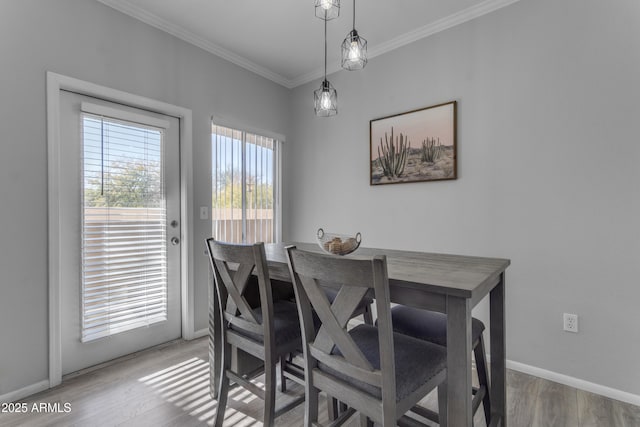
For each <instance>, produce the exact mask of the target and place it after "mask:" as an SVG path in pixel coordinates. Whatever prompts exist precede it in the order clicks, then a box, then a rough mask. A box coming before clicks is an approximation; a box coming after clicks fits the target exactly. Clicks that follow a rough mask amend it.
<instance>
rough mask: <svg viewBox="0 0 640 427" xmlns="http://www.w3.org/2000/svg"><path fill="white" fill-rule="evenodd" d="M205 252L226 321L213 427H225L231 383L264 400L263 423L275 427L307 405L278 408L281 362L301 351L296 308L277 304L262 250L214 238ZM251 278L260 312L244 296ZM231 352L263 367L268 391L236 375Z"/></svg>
mask: <svg viewBox="0 0 640 427" xmlns="http://www.w3.org/2000/svg"><path fill="white" fill-rule="evenodd" d="M207 249H208V252H209V259H210V261H211V267H212V269H213V272H214V278H215V279H214V282H215V287H216V292H217V293H218V301H219V303H220V304H219V309H220V318H221V319H222V322H221V323H222V325H221V335H222V363H221V372H220V382H219V384H218V408H217V412H216V418H215V423H214V425H215V426H217V427H219V426H222V423H223V421H224V413H225V410H226V405H227V398H228V393H229V387H230V384H229V383H230V381H234V382H235V383H237V384H238V385H241V386H243V387H244V388H245V389H247V390H248V391H250V392H251V393H253V394H255V395H256V396H258V397H260V398H261V399H263V400H264V412H263V422H264V425H265V426H272V425H274V419H275V418H276V417H277V416H279V415H281V414H282V413H284V412H286V411H288V410H289V409H292V408H293V407H294V406H296V405H298V404H299V403H301V402H302V400H303V399H304V397H303V396H301V397H300V398H298V399H296V400H294V401H292V402H291V403H290V404H287V405H285V406H284V407H282V408H280V409H277V410H276V408H275V403H276V402H275V392H276V366H277V364H278V362H279V361H282V363H283V364H285V363H286V362H285V361H284V358H285V355H287V354H289V353H291V352H293V351H295V350H296V349H298V348H300V347H301V345H302V341H301V334H300V322H299V320H298V313H297V309H296V305H295V303H293V302H291V301H285V300H280V301H275V302H274V301H273V295H272V289H271V284H270V280H269V270H268V267H267V262H266V255H265V250H264V244H262V243H256V244H254V245H236V244H228V243H221V242H217V241H215V240H214V239H212V238H210V239H207ZM232 266H233V267H232ZM252 273H255V275H256V276H257V278H258V289H259V294H260V306H259V307H257V308H252V307H251V305H250V304H249V303H248V302H247V299H246V297H245V295H244V293H245V291H246V290H247V287H248V286H247V285H248V284H249V282H250V280H249V279H250V277H251V276H252ZM232 346H233V347H236V348H238V349H241V350H243V351H246V352H247V353H249V354H251V355H253V356H255V357H257V358H259V359H262V360H263V361H264V374H265V380H264V383H265V387H264V389H261V388H260V387H258V386H257V385H255V384H254V383H252V382H251V379H252V378H251V377H248V378H247V377H246V376H245V375H241V374H240V373H237V372H234V371H233V370H232V368H231V356H230V354H231V347H232ZM283 369H285V370H286V367H283Z"/></svg>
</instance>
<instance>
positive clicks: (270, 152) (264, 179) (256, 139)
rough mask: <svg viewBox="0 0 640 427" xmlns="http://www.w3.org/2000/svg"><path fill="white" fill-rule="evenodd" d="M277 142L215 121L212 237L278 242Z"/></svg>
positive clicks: (228, 239) (236, 240)
mask: <svg viewBox="0 0 640 427" xmlns="http://www.w3.org/2000/svg"><path fill="white" fill-rule="evenodd" d="M276 148H277V141H276V140H275V139H273V138H268V137H265V136H261V135H256V134H254V133H250V132H243V131H240V130H235V129H230V128H227V127H223V126H217V125H215V124H213V127H212V150H211V152H212V165H213V173H212V178H213V185H212V187H213V191H212V192H213V208H212V215H211V217H212V221H213V235H214V237H215V238H216V239H217V240H221V241H225V242H230V243H255V242H265V243H271V242H274V241H275V188H276V185H275V182H276V166H275V165H276V163H275V162H276Z"/></svg>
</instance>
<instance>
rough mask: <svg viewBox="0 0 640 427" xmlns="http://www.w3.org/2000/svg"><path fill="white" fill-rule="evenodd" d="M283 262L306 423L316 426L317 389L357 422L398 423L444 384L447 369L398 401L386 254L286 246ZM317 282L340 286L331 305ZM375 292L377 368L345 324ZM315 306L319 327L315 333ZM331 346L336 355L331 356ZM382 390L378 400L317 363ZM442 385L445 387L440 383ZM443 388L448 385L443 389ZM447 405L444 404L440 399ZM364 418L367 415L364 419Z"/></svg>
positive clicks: (338, 423) (338, 421) (341, 419)
mask: <svg viewBox="0 0 640 427" xmlns="http://www.w3.org/2000/svg"><path fill="white" fill-rule="evenodd" d="M287 262H288V265H289V270H290V273H291V278H292V280H293V283H294V291H295V295H296V301H297V304H298V311H299V315H300V319H301V329H302V341H303V353H304V363H305V366H304V370H305V394H306V403H305V421H304V425H305V426H315V425H318V393H319V392H320V391H324V392H326V393H327V395H329V396H333V397H335V398H337V399H338V400H340V401H341V402H344V403H345V404H346V405H348V406H349V407H350V408H351V409H352V410H356V411H359V412H360V413H361V420H363V421H366V423H367V424H368V423H370V421H368V420H367V418H368V419H369V420H373V421H375V422H379V423H381V424H382V425H384V426H392V425H396V423H397V422H398V420H400V419H402V418H405V421H406V422H409V420H407V419H406V417H404V414H405V413H406V412H407V411H408V410H410V409H411V408H412V407H413V406H414V405H415V404H416V403H417V402H418V401H419V400H421V399H422V398H423V397H424V396H426V394H427V393H429V392H430V391H431V390H433V389H434V388H436V387H437V386H438V385H440V384H442V385H443V386H444V380H445V378H446V370H443V371H441V372H440V373H438V374H437V375H435V376H434V377H433V378H432V379H431V380H430V381H428V382H427V383H426V384H424V385H423V386H422V387H420V388H419V389H418V390H415V391H413V392H412V393H411V394H410V395H409V396H407V397H406V398H404V399H402V400H399V401H398V400H397V399H396V376H395V360H394V340H393V331H392V327H391V312H390V296H389V279H388V274H387V263H386V257H384V256H383V257H380V256H376V257H374V258H367V259H356V258H343V257H339V256H331V255H326V254H321V253H315V252H307V251H302V250H299V249H296V248H295V246H290V247H287ZM318 281H326V282H331V283H338V284H341V285H342V287H341V289H340V291H339V292H338V295H337V296H336V298H335V300H334V301H333V304H330V303H329V301H328V300H327V297H326V295H325V293H324V292H322V290H321V289H320V287H319V284H318ZM371 292H373V297H374V298H375V304H376V308H377V313H378V339H379V349H378V351H379V352H380V369H375V368H374V367H373V366H372V365H371V364H370V362H369V361H368V360H367V358H366V357H365V356H364V355H363V353H362V352H361V351H360V349H359V348H358V346H357V345H356V343H355V342H354V341H353V339H352V337H351V336H350V335H349V333H348V332H347V323H348V321H349V319H350V318H351V316H352V314H353V311H354V310H355V308H356V307H357V305H358V304H359V302H360V301H361V300H362V298H363V297H365V295H368V294H370V293H371ZM313 310H315V312H316V313H317V316H318V317H319V318H320V320H321V322H322V325H321V327H320V329H319V330H318V331H317V332H316V330H315V327H314V321H313ZM334 346H335V347H336V348H337V349H338V350H339V352H340V354H334V353H335V352H333V348H334ZM319 363H322V364H324V365H325V366H327V367H329V368H331V369H334V370H336V371H338V372H341V373H342V374H345V375H347V376H349V377H352V378H354V379H357V380H359V381H361V382H364V383H366V384H369V385H372V386H374V387H378V388H380V389H381V396H382V397H381V398H380V399H379V398H377V397H375V396H373V395H371V394H369V393H367V392H365V391H363V390H360V389H358V388H356V387H354V386H352V385H350V384H349V383H347V382H345V381H344V380H342V379H340V378H338V377H337V376H334V375H331V374H330V373H328V372H326V370H320V369H319V368H318V364H319ZM442 388H443V389H445V388H444V387H442ZM445 390H446V389H445ZM441 403H442V406H441V408H440V411H442V410H443V408H446V406H445V405H446V402H441ZM352 413H353V412H351V413H349V412H345V413H343V414H342V415H341V416H340V417H339V418H338V419H337V420H335V421H334V422H333V423H332V424H331V425H332V426H333V425H340V424H342V423H343V422H344V421H346V419H348V418H349V417H350V415H351V414H352ZM365 417H366V418H365Z"/></svg>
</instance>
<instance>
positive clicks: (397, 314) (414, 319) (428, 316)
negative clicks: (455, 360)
mask: <svg viewBox="0 0 640 427" xmlns="http://www.w3.org/2000/svg"><path fill="white" fill-rule="evenodd" d="M391 319H392V320H391V322H392V324H393V330H394V332H399V333H401V334H404V335H409V336H410V337H414V338H418V339H421V340H425V341H429V342H432V343H435V344H439V345H443V346H446V345H447V315H446V314H444V313H439V312H437V311H430V310H421V309H419V308H413V307H407V306H404V305H398V306H395V307H393V308H392V309H391ZM483 331H484V323H482V322H481V321H480V320H478V319H476V318H475V317H474V318H473V319H472V321H471V341H472V342H475V341H476V340H478V338H480V335H482V332H483Z"/></svg>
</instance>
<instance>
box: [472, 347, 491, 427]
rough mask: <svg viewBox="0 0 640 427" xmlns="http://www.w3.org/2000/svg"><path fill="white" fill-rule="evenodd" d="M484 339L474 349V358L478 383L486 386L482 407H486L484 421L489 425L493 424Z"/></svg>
mask: <svg viewBox="0 0 640 427" xmlns="http://www.w3.org/2000/svg"><path fill="white" fill-rule="evenodd" d="M485 354H486V353H485V349H484V339H483V337H482V335H480V338H479V339H478V344H477V345H476V346H475V347H474V349H473V356H474V357H475V359H476V370H477V371H478V383H479V384H480V386H483V385H484V386H485V387H486V389H487V392H486V393H485V395H484V398H483V399H482V406H483V407H484V419H485V421H486V422H487V425H490V424H491V393H490V390H489V375H488V372H487V358H486V356H485Z"/></svg>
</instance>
